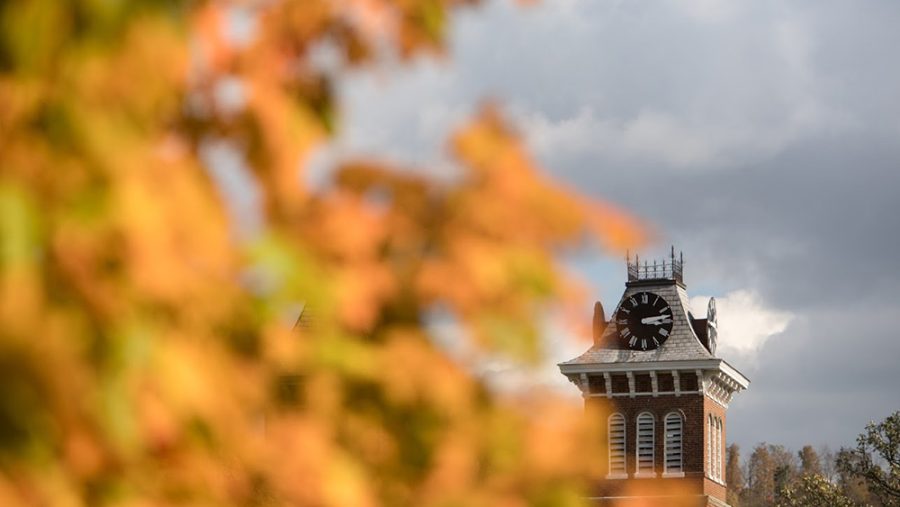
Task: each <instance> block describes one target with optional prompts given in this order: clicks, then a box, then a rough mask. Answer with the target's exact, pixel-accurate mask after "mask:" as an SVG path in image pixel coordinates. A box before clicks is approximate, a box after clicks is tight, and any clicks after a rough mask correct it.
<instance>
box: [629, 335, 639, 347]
mask: <svg viewBox="0 0 900 507" xmlns="http://www.w3.org/2000/svg"><path fill="white" fill-rule="evenodd" d="M635 343H637V336H632V337H631V339H630V340H628V346H629V347H634V344H635Z"/></svg>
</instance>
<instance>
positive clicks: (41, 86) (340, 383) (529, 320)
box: [0, 0, 641, 506]
mask: <svg viewBox="0 0 900 507" xmlns="http://www.w3.org/2000/svg"><path fill="white" fill-rule="evenodd" d="M459 3H464V2H459V1H456V0H394V1H387V0H346V1H336V0H327V1H326V0H295V1H288V0H284V1H259V2H250V1H247V2H232V3H229V2H211V1H207V2H203V1H199V0H197V1H187V0H181V1H179V0H144V1H136V0H127V1H126V0H7V1H5V2H2V3H0V505H4V506H16V505H53V506H82V505H91V506H102V505H129V506H149V505H246V506H262V505H316V506H329V505H334V506H338V505H340V506H353V505H358V506H374V505H418V506H429V505H443V506H449V505H485V506H504V505H505V506H524V505H535V506H538V505H578V504H580V503H581V502H582V499H581V498H582V497H581V495H582V493H583V492H584V491H585V485H586V484H587V482H586V481H588V480H589V479H590V478H591V477H592V476H593V475H594V474H596V473H597V470H596V463H595V462H594V457H595V456H603V453H602V449H600V447H599V446H600V445H601V442H600V436H599V435H597V434H595V429H596V428H594V426H593V425H591V424H589V421H588V418H584V417H583V413H582V410H581V409H580V408H578V407H573V406H571V404H569V403H565V402H563V401H560V400H558V399H555V398H553V397H551V396H544V395H541V396H538V395H535V396H529V397H524V396H516V395H512V394H500V393H496V392H493V391H491V390H490V389H488V388H487V387H486V386H485V385H484V384H483V382H481V381H480V380H479V379H478V378H477V377H476V376H474V375H473V374H472V372H471V371H469V369H468V368H467V367H466V366H465V365H461V364H459V363H458V362H457V361H456V360H454V359H453V358H451V357H449V356H448V355H447V353H446V352H445V350H444V349H443V348H441V347H438V346H436V345H435V340H434V337H433V336H432V331H431V328H430V327H429V320H428V319H429V315H432V314H434V313H435V312H439V313H441V314H442V315H447V316H449V318H450V319H451V320H452V322H453V323H454V325H455V326H457V327H458V329H459V333H458V334H459V337H458V339H459V340H467V342H469V343H470V344H471V345H472V346H474V347H475V349H476V350H479V351H481V352H480V353H482V354H486V355H495V354H505V355H507V356H509V357H512V358H515V359H519V360H522V361H525V362H534V361H535V360H536V359H537V358H539V357H540V355H541V350H540V340H539V339H538V329H539V328H540V326H541V323H542V322H541V319H542V316H543V315H546V313H547V312H548V311H551V310H552V311H562V312H565V311H567V309H568V310H571V309H573V308H577V305H578V304H579V303H580V299H579V290H578V284H577V283H574V282H573V281H572V280H571V279H570V278H569V277H567V276H566V274H565V272H564V271H563V269H562V268H561V267H560V265H559V263H558V262H557V260H556V257H555V254H556V253H557V252H558V251H559V250H560V249H565V248H571V247H576V246H579V245H582V244H584V243H585V242H586V240H587V241H588V242H598V243H600V244H602V245H605V246H606V247H608V248H610V249H612V250H613V251H618V250H619V249H622V248H625V247H627V246H630V245H634V244H635V243H637V242H639V241H640V238H641V231H640V229H639V228H638V227H637V226H636V225H635V223H634V222H633V221H631V220H630V219H629V218H628V217H627V216H626V215H624V214H622V213H620V212H618V211H616V210H615V209H613V208H611V207H609V206H607V205H605V204H602V203H597V202H592V201H589V200H587V199H585V198H583V197H581V196H578V195H577V194H575V193H573V192H571V191H569V190H567V189H565V188H563V187H560V186H558V185H556V184H554V183H552V182H551V181H549V180H548V179H546V178H545V177H544V176H542V174H541V172H540V170H539V168H538V167H536V166H535V165H534V164H533V163H532V161H531V159H530V158H529V157H528V155H527V153H526V151H525V150H524V148H523V146H522V145H521V143H520V142H519V140H518V138H517V136H516V134H515V132H514V130H513V129H512V128H511V127H510V126H509V125H508V124H507V123H506V122H505V121H504V120H503V118H502V116H501V114H500V113H499V112H498V111H497V110H496V109H494V108H491V107H486V108H484V109H483V110H482V112H481V113H479V115H478V116H477V117H475V118H473V119H472V121H471V122H470V123H469V124H468V125H467V126H465V127H464V128H462V129H461V130H460V131H459V132H458V133H457V134H456V135H455V136H454V137H453V139H452V140H451V142H450V149H451V151H452V153H453V154H454V156H455V157H456V160H457V161H458V166H459V170H460V177H459V178H458V179H456V180H454V181H453V182H450V183H448V182H445V181H444V182H441V181H436V180H433V179H430V178H429V177H427V176H424V175H423V174H425V173H423V172H415V171H409V170H406V169H405V168H398V167H393V166H390V165H387V164H382V163H380V162H379V161H377V160H371V159H364V160H358V161H356V162H353V163H345V164H343V165H342V166H341V167H338V168H335V171H334V175H335V176H334V178H333V180H332V181H331V182H330V183H329V184H327V185H325V186H323V187H322V188H317V189H311V188H308V187H307V186H306V185H305V184H304V181H305V177H304V174H303V170H302V168H303V167H304V166H305V164H306V163H307V161H308V159H309V157H310V154H311V153H312V151H313V150H314V149H316V148H317V147H321V146H322V145H323V143H327V142H328V139H329V138H330V137H331V136H333V135H334V133H335V132H336V131H337V130H338V129H339V128H340V114H339V113H340V110H339V107H338V104H337V103H336V98H335V95H336V93H335V85H336V82H337V81H338V80H339V79H341V76H342V73H343V72H344V71H345V70H346V69H350V68H356V67H366V66H376V65H378V64H379V62H382V61H384V60H385V59H396V58H400V59H410V58H414V57H421V56H428V55H432V56H439V55H441V54H442V53H443V48H444V44H445V43H446V37H447V33H448V26H449V25H448V24H449V23H450V21H451V18H452V15H453V9H455V8H456V7H457V5H456V4H459ZM323 47H329V48H332V49H335V50H336V54H338V55H339V62H337V66H336V67H335V66H329V68H328V69H325V68H322V66H317V65H316V64H315V61H314V58H313V57H312V54H313V53H314V52H315V51H317V50H319V49H321V48H323ZM210 143H220V144H224V145H225V146H228V147H231V148H233V149H234V150H235V151H236V152H237V153H239V154H240V156H241V157H242V160H241V163H242V164H243V165H245V166H246V167H247V168H248V170H249V174H250V176H251V181H252V183H253V185H254V186H258V187H259V194H260V196H261V207H262V216H263V219H262V224H261V225H259V226H257V227H255V228H252V230H250V231H243V232H240V231H238V228H236V226H235V224H234V217H233V216H232V215H230V214H229V197H228V195H227V193H226V192H224V191H223V189H222V188H221V185H219V184H217V183H216V181H215V179H214V178H212V177H211V172H210V169H211V168H210V162H209V161H208V159H207V158H205V157H204V150H206V149H207V148H208V147H209V146H210ZM248 191H249V189H248ZM591 238H593V239H591ZM297 302H303V303H304V305H305V310H304V311H305V318H304V322H309V325H304V326H300V327H299V328H298V329H295V328H294V326H293V324H294V323H293V321H292V320H287V319H286V318H285V315H288V314H290V310H291V308H293V307H295V306H296V304H297ZM560 309H561V310H560ZM310 314H311V316H312V318H311V319H309V317H310Z"/></svg>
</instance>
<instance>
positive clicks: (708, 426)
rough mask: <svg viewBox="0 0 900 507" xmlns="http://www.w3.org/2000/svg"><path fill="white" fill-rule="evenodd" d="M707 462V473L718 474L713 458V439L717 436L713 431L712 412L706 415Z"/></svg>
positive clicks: (713, 475) (710, 474)
mask: <svg viewBox="0 0 900 507" xmlns="http://www.w3.org/2000/svg"><path fill="white" fill-rule="evenodd" d="M706 435H707V436H706V463H707V475H709V476H710V477H715V476H716V469H715V467H714V466H713V464H714V463H715V461H714V460H713V440H714V439H715V438H716V437H715V435H714V431H713V416H712V414H708V415H707V416H706Z"/></svg>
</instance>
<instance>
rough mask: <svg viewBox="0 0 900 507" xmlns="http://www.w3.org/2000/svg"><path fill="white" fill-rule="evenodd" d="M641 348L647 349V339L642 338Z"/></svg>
mask: <svg viewBox="0 0 900 507" xmlns="http://www.w3.org/2000/svg"><path fill="white" fill-rule="evenodd" d="M641 348H642V349H644V350H647V339H646V338H641Z"/></svg>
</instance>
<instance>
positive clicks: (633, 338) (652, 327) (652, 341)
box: [616, 292, 672, 350]
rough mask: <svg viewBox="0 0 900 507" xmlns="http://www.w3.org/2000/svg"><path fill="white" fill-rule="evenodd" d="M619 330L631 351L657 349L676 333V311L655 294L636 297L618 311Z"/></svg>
mask: <svg viewBox="0 0 900 507" xmlns="http://www.w3.org/2000/svg"><path fill="white" fill-rule="evenodd" d="M616 331H617V332H618V333H619V339H620V340H622V343H623V344H625V345H626V346H627V347H628V348H630V349H634V350H653V349H655V348H657V347H659V346H660V345H662V344H663V343H664V342H665V341H666V340H667V339H668V338H669V333H671V332H672V308H670V307H669V303H667V302H666V300H665V299H663V298H662V296H659V295H657V294H654V293H652V292H638V293H637V294H632V295H631V296H629V297H628V298H626V299H625V300H624V301H622V304H621V305H619V309H618V311H616Z"/></svg>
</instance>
